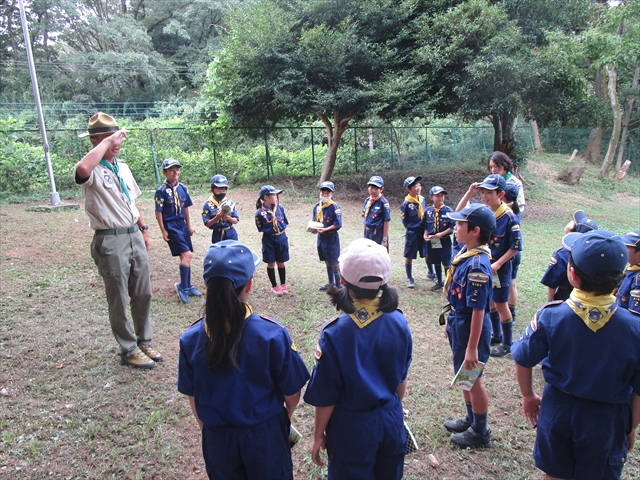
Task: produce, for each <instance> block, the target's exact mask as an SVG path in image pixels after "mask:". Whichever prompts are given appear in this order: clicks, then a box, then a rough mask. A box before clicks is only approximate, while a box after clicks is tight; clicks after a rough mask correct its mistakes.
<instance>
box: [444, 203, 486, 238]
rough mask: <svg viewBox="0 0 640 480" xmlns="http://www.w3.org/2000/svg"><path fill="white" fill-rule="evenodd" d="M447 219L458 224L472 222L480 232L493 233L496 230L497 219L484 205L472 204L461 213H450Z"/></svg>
mask: <svg viewBox="0 0 640 480" xmlns="http://www.w3.org/2000/svg"><path fill="white" fill-rule="evenodd" d="M447 217H449V218H450V219H451V220H455V221H456V222H471V223H473V224H474V225H477V226H478V227H480V230H483V231H485V232H489V233H491V232H492V231H493V229H494V228H496V217H495V215H494V214H493V212H492V211H491V209H490V208H489V207H487V206H486V205H484V204H482V203H472V204H471V205H469V206H468V207H464V208H463V209H462V210H460V211H459V212H449V213H447Z"/></svg>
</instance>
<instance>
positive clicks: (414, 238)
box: [400, 195, 427, 260]
mask: <svg viewBox="0 0 640 480" xmlns="http://www.w3.org/2000/svg"><path fill="white" fill-rule="evenodd" d="M409 198H411V200H409ZM416 200H417V201H418V202H419V203H416V202H415V201H416ZM426 209H427V204H426V200H425V199H424V197H423V196H422V195H420V196H419V198H417V199H415V198H413V197H409V195H407V196H406V197H405V200H404V202H402V205H400V212H401V214H402V225H404V227H405V228H406V232H405V239H404V254H403V256H404V258H410V259H412V260H413V259H415V258H416V257H417V255H418V254H420V257H422V258H424V256H425V254H426V251H425V246H424V212H425V211H426Z"/></svg>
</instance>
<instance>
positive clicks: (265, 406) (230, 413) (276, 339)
mask: <svg viewBox="0 0 640 480" xmlns="http://www.w3.org/2000/svg"><path fill="white" fill-rule="evenodd" d="M206 335H207V334H206V332H205V329H204V319H200V320H198V321H197V322H196V323H194V324H193V325H192V326H191V327H190V328H189V329H187V331H186V332H184V333H183V334H182V336H181V337H180V359H179V362H178V383H177V385H178V391H180V392H181V393H183V394H185V395H189V396H192V397H195V403H196V411H197V412H198V417H199V418H200V420H201V421H202V422H203V423H204V424H205V425H207V426H208V427H219V426H225V425H231V426H234V427H253V426H256V425H259V424H261V423H263V422H265V421H266V420H269V419H270V418H273V417H274V416H276V415H279V414H281V413H282V411H283V409H284V395H293V394H295V393H297V392H299V391H300V389H301V388H302V387H303V386H304V384H305V383H307V380H308V379H309V371H308V370H307V367H306V366H305V364H304V361H303V360H302V357H300V354H299V353H298V352H297V350H296V347H295V345H294V343H293V341H292V340H291V337H290V336H289V333H288V332H287V329H286V328H285V327H284V326H283V325H282V324H280V323H279V322H277V321H275V320H273V319H269V318H266V317H261V316H259V315H256V314H255V313H252V314H250V315H249V316H248V317H247V318H246V319H245V321H244V328H243V330H242V336H241V337H240V342H239V344H238V354H237V357H236V359H237V362H238V367H239V368H237V369H236V368H234V367H233V366H230V367H229V368H228V370H227V371H226V372H224V373H223V372H216V373H212V372H211V370H209V365H208V362H207V359H206V356H205V354H204V344H205V339H206Z"/></svg>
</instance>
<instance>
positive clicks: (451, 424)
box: [442, 417, 471, 433]
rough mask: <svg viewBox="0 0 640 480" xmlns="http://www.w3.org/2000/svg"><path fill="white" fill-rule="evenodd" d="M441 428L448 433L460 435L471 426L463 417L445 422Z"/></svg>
mask: <svg viewBox="0 0 640 480" xmlns="http://www.w3.org/2000/svg"><path fill="white" fill-rule="evenodd" d="M442 426H443V427H444V428H446V429H447V430H449V431H450V432H454V433H462V432H464V431H465V430H467V429H468V428H469V427H470V426H471V422H470V421H469V420H467V417H463V418H458V419H457V420H447V421H446V422H444V423H443V424H442Z"/></svg>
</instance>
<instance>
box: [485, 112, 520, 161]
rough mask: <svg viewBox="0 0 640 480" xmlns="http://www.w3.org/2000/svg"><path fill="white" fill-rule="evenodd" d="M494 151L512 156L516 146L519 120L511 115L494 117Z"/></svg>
mask: <svg viewBox="0 0 640 480" xmlns="http://www.w3.org/2000/svg"><path fill="white" fill-rule="evenodd" d="M491 122H492V123H493V151H494V152H503V153H506V154H507V155H509V156H511V154H512V153H513V150H514V148H515V145H516V135H515V133H516V127H517V125H518V119H517V117H516V118H511V116H510V115H508V114H504V115H502V116H499V115H493V116H492V117H491Z"/></svg>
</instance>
